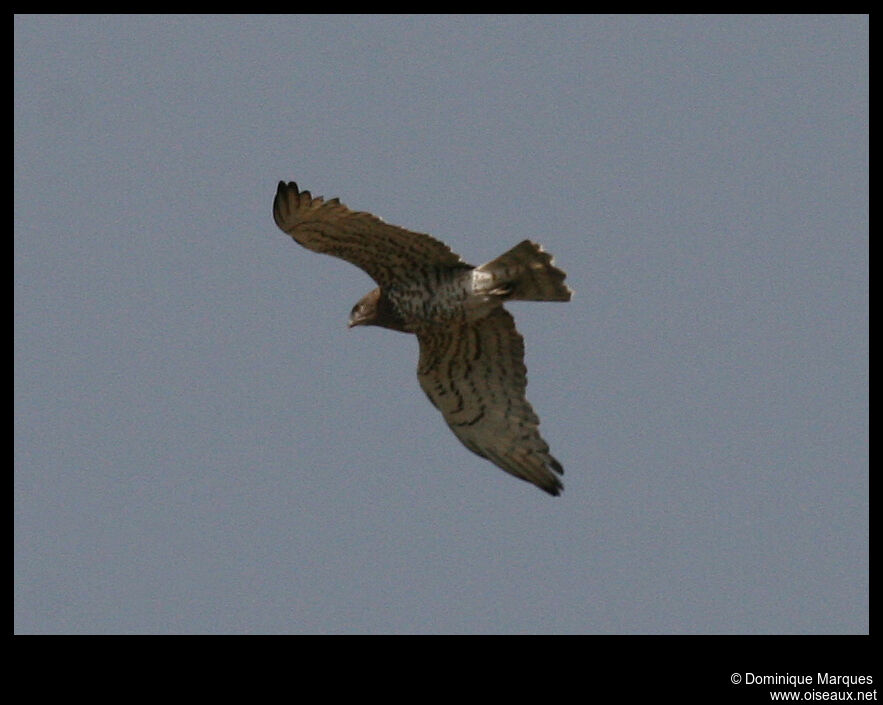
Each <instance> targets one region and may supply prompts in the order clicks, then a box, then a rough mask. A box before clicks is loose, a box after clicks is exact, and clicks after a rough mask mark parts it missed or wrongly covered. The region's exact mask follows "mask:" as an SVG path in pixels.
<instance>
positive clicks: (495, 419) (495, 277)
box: [273, 181, 571, 495]
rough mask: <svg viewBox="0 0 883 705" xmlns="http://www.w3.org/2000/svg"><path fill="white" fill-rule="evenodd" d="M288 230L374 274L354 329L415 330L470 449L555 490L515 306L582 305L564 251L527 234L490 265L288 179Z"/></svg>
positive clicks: (441, 402) (284, 222) (440, 402)
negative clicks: (559, 261) (558, 260)
mask: <svg viewBox="0 0 883 705" xmlns="http://www.w3.org/2000/svg"><path fill="white" fill-rule="evenodd" d="M273 219H274V220H275V221H276V225H278V226H279V228H280V229H281V230H282V231H283V232H284V233H287V234H288V235H290V236H291V237H292V238H294V240H295V241H296V242H298V243H299V244H301V245H303V246H304V247H306V248H307V249H310V250H313V251H314V252H322V253H325V254H329V255H333V256H335V257H340V258H341V259H344V260H346V261H347V262H350V263H352V264H354V265H356V266H357V267H359V268H361V269H363V270H364V271H365V272H367V273H368V275H369V276H370V277H371V278H372V279H373V280H374V281H375V282H376V283H377V284H378V287H377V288H376V289H374V290H373V291H371V292H370V293H369V294H367V295H366V296H365V297H364V298H362V299H361V300H360V301H359V302H358V303H357V304H356V305H355V306H354V307H353V309H352V312H351V314H350V319H349V325H350V327H353V326H382V327H384V328H389V329H391V330H396V331H401V332H404V333H413V334H415V335H416V336H417V340H418V342H419V344H420V360H419V363H418V365H417V378H418V380H419V381H420V386H421V387H422V388H423V391H424V392H426V395H427V396H428V397H429V400H430V401H431V402H432V404H433V405H434V406H435V407H436V408H437V409H438V410H439V411H441V413H442V415H443V416H444V419H445V421H446V422H447V424H448V426H450V428H451V430H452V431H453V432H454V434H455V435H456V436H457V438H459V439H460V441H461V442H462V443H463V445H465V446H466V447H467V448H468V449H469V450H471V451H473V452H474V453H476V454H478V455H480V456H481V457H483V458H486V459H487V460H490V461H491V462H492V463H494V464H495V465H497V466H499V467H500V468H502V469H503V470H505V471H506V472H508V473H510V474H512V475H514V476H515V477H517V478H520V479H522V480H525V481H527V482H532V483H533V484H534V485H536V486H537V487H539V488H540V489H542V490H545V491H546V492H548V493H549V494H551V495H557V494H559V493H560V492H561V490H562V489H563V485H562V484H561V480H560V479H559V477H558V476H559V475H561V474H563V473H564V469H563V468H562V467H561V463H559V462H558V461H557V460H555V458H553V457H552V455H551V454H550V453H549V446H548V444H547V443H546V442H545V441H544V440H543V439H542V437H541V436H540V433H539V430H538V426H539V423H540V420H539V418H538V417H537V415H536V413H534V410H533V408H532V407H531V405H530V404H529V403H528V401H527V399H526V398H525V388H526V387H527V370H526V368H525V366H524V341H523V339H522V337H521V335H520V334H519V333H518V331H517V330H516V329H515V321H514V320H513V319H512V316H511V314H510V313H509V312H508V311H506V309H504V308H503V302H504V301H509V300H520V301H570V296H571V290H570V289H569V288H568V287H567V286H566V285H565V284H564V278H565V274H564V272H562V271H561V270H560V269H558V268H557V267H555V266H554V265H553V264H552V256H551V255H550V254H549V253H547V252H545V251H544V250H543V249H542V248H541V247H540V246H539V245H536V244H534V243H533V242H531V241H530V240H524V241H523V242H521V243H519V244H518V245H516V246H515V247H513V248H512V249H511V250H509V251H508V252H505V253H503V254H502V255H500V256H499V257H497V258H496V259H494V260H491V261H490V262H488V263H487V264H483V265H481V266H479V267H474V266H472V265H470V264H467V263H466V262H464V261H463V260H462V259H461V258H460V256H459V255H456V254H454V253H453V252H452V251H451V249H450V248H449V247H448V246H447V245H445V244H443V243H442V242H439V241H438V240H436V239H435V238H433V237H431V236H429V235H425V234H423V233H416V232H411V231H409V230H405V229H404V228H400V227H397V226H395V225H389V224H388V223H385V222H384V221H383V220H381V219H380V218H378V217H376V216H374V215H371V214H370V213H364V212H357V211H352V210H350V209H349V208H347V207H346V206H345V205H343V204H342V203H341V202H340V200H339V199H337V198H333V199H330V200H325V199H324V198H322V197H314V196H312V195H310V192H309V191H302V190H300V189H299V188H298V186H297V184H296V183H294V182H289V183H285V182H284V181H280V182H279V187H278V189H277V190H276V198H275V200H274V201H273Z"/></svg>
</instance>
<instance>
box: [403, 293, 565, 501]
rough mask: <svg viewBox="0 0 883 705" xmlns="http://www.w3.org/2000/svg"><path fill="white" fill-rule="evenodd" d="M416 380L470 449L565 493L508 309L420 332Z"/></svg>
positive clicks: (542, 486) (548, 489)
mask: <svg viewBox="0 0 883 705" xmlns="http://www.w3.org/2000/svg"><path fill="white" fill-rule="evenodd" d="M417 338H418V339H419V341H420V364H419V367H418V369H417V377H418V379H419V380H420V386H421V387H423V391H424V392H426V395H427V396H428V397H429V399H430V401H431V402H432V403H433V404H434V405H435V406H436V408H438V410H439V411H441V412H442V414H443V415H444V417H445V421H447V423H448V426H450V427H451V430H452V431H453V432H454V434H455V435H456V436H457V438H459V439H460V441H461V442H462V443H463V445H465V446H466V447H467V448H469V450H471V451H473V452H474V453H477V454H478V455H480V456H482V457H483V458H487V459H488V460H490V461H491V462H492V463H494V464H495V465H498V466H499V467H501V468H502V469H503V470H505V471H506V472H508V473H511V474H512V475H515V477H518V478H521V479H522V480H526V481H527V482H532V483H533V484H535V485H536V486H537V487H539V488H540V489H543V490H545V491H546V492H548V493H549V494H552V495H557V494H558V493H559V492H561V490H562V489H563V485H562V484H561V480H559V479H558V475H561V474H563V473H564V469H563V468H562V467H561V464H560V463H559V462H558V461H557V460H555V458H553V457H552V456H551V455H550V454H549V446H548V444H547V443H546V442H545V441H544V440H543V439H542V437H541V436H540V433H539V429H538V428H537V427H538V426H539V423H540V420H539V418H538V417H537V415H536V413H534V410H533V408H532V407H531V405H530V404H529V403H528V401H527V399H526V398H525V389H526V387H527V369H526V368H525V366H524V340H523V339H522V337H521V334H520V333H519V332H518V331H517V330H516V329H515V321H514V320H513V319H512V316H511V314H509V312H508V311H506V310H504V309H503V308H502V307H501V308H498V309H495V310H494V312H493V313H491V314H490V315H489V316H487V317H485V318H482V319H479V320H477V321H473V322H469V323H462V324H458V325H455V326H448V327H438V328H431V329H428V330H423V331H420V332H418V333H417Z"/></svg>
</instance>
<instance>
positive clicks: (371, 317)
mask: <svg viewBox="0 0 883 705" xmlns="http://www.w3.org/2000/svg"><path fill="white" fill-rule="evenodd" d="M354 326H381V327H382V328H389V329H390V330H397V331H401V332H402V333H408V332H410V331H409V330H408V328H407V327H406V326H405V322H404V321H403V320H402V317H401V316H400V315H399V314H398V312H397V311H396V309H395V307H394V306H393V305H392V304H391V303H390V302H389V299H387V298H386V297H385V296H384V295H383V292H382V291H380V289H379V288H378V289H375V290H374V291H372V292H371V293H369V294H365V296H363V297H362V298H361V299H360V300H359V303H357V304H356V305H355V306H353V310H352V311H350V320H349V327H350V328H352V327H354Z"/></svg>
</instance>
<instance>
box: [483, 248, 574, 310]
mask: <svg viewBox="0 0 883 705" xmlns="http://www.w3.org/2000/svg"><path fill="white" fill-rule="evenodd" d="M475 271H476V273H478V274H479V276H478V277H476V279H475V286H476V293H484V294H489V295H493V296H501V297H504V298H506V299H515V300H520V301H570V297H571V294H572V293H573V292H572V291H571V290H570V289H569V288H568V287H567V285H566V284H565V283H564V278H565V277H566V276H567V275H566V274H565V273H564V272H562V271H561V270H560V269H558V268H557V267H555V266H554V265H553V264H552V255H550V254H549V253H548V252H546V251H545V250H544V249H543V248H542V247H540V246H539V245H537V244H536V243H533V242H531V241H530V240H524V241H523V242H520V243H518V244H517V245H516V246H515V247H513V248H512V249H511V250H509V251H508V252H504V253H503V254H502V255H500V256H499V257H497V258H496V259H494V260H491V261H490V262H488V263H487V264H483V265H481V266H480V267H476V269H475Z"/></svg>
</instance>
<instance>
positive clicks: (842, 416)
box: [14, 15, 869, 634]
mask: <svg viewBox="0 0 883 705" xmlns="http://www.w3.org/2000/svg"><path fill="white" fill-rule="evenodd" d="M14 28H15V36H14V60H15V71H14V73H15V93H14V99H15V100H14V102H15V107H14V120H15V125H14V145H15V186H14V230H15V232H14V277H15V292H14V294H15V304H14V313H15V321H14V324H15V370H14V380H15V398H14V402H15V428H14V431H15V446H14V453H15V609H14V629H15V631H16V633H20V634H32V633H77V634H80V633H99V634H120V633H139V634H141V633H149V634H165V633H197V634H204V633H211V634H243V633H248V634H256V633H290V634H377V633H393V634H403V633H408V634H425V633H455V634H460V633H503V634H518V633H586V634H806V633H813V634H861V633H867V631H868V629H869V623H868V205H869V203H868V18H867V17H866V16H845V17H842V16H829V15H826V16H797V17H778V16H763V17H740V16H730V15H728V16H713V17H681V16H678V17H658V16H655V17H641V16H623V17H617V16H613V17H595V16H578V17H559V16H541V17H524V16H504V17H493V16H465V17H458V16H449V17H433V16H417V17H398V16H382V17H349V16H333V17H322V16H300V17H296V16H255V17H249V16H229V17H199V16H184V17H163V16H160V17H155V16H154V17H137V16H124V17H102V16H86V17H77V16H65V17H51V16H17V17H16V18H15V22H14ZM280 179H284V180H294V181H297V182H298V184H300V185H301V186H302V187H304V188H308V189H310V190H311V191H312V192H313V193H314V194H315V195H325V196H327V197H334V196H339V197H340V198H341V200H342V201H343V202H344V203H346V204H347V205H349V206H350V207H352V208H355V209H359V210H368V211H371V212H373V213H375V214H376V215H379V216H381V217H382V218H384V219H385V220H387V221H388V222H391V223H395V224H398V225H403V226H405V227H408V228H410V229H413V230H418V231H422V232H428V233H431V234H433V235H434V236H436V237H438V238H440V239H442V240H444V241H445V242H446V243H448V244H449V245H450V246H451V247H452V248H453V249H454V250H455V251H456V252H457V253H459V254H460V255H462V256H463V257H464V259H466V260H467V261H469V262H472V263H473V264H480V263H482V262H484V261H487V260H489V259H492V258H493V257H495V256H496V255H498V254H500V253H502V252H503V251H505V250H506V249H508V248H510V247H511V246H513V245H514V244H516V243H517V242H519V241H520V240H522V239H525V238H530V239H533V240H535V241H537V242H540V243H541V244H542V245H543V246H544V247H545V248H546V249H547V250H549V251H550V252H552V253H553V255H554V256H555V260H556V264H558V265H559V266H560V267H561V268H562V269H564V270H565V271H566V272H567V274H568V280H567V282H568V284H569V285H570V286H571V287H572V288H573V289H574V291H575V295H574V298H573V301H572V302H570V303H566V304H562V303H523V302H520V303H515V304H510V305H509V308H510V310H511V311H512V312H513V313H514V315H515V318H516V321H517V324H518V327H519V330H520V331H521V332H522V333H523V335H524V337H525V343H526V348H527V360H526V362H527V366H528V373H529V386H528V397H529V399H530V401H531V402H532V404H533V406H534V408H535V409H536V411H537V412H538V414H539V415H540V418H541V419H542V426H541V431H542V433H543V435H544V437H545V438H546V439H547V440H548V442H549V443H550V445H551V447H552V452H553V453H554V455H555V456H556V457H557V458H558V459H559V460H560V461H561V462H562V464H563V465H564V467H565V475H564V484H565V491H564V494H563V495H562V496H561V497H558V498H552V497H550V496H548V495H546V494H544V493H543V492H541V491H539V490H538V489H537V488H535V487H533V486H531V485H529V484H527V483H524V482H519V481H518V480H517V479H515V478H512V477H511V476H509V475H507V474H505V473H504V472H502V471H501V470H499V469H497V468H495V467H494V466H493V465H491V464H490V463H488V462H487V461H485V460H482V459H481V458H479V457H477V456H475V455H473V454H472V453H470V452H469V451H467V450H466V449H465V448H464V447H463V446H461V445H460V444H459V442H458V441H457V440H456V438H455V437H454V436H453V434H452V433H451V432H450V431H449V430H448V428H447V426H446V425H445V424H444V422H443V420H442V418H441V416H440V415H439V414H438V412H437V411H436V410H435V409H434V408H433V407H432V406H431V405H430V403H429V402H428V400H427V399H426V397H425V396H424V394H423V392H422V391H421V390H420V388H419V385H418V383H417V379H416V375H415V370H416V364H417V344H416V340H415V339H414V338H413V337H410V336H405V335H401V334H398V333H394V332H391V331H386V330H382V329H378V328H373V329H372V328H357V329H354V330H348V329H347V327H346V320H347V316H348V314H349V310H350V308H351V306H352V305H353V304H354V303H355V302H356V301H357V300H358V299H359V298H360V297H361V296H362V295H363V294H365V293H366V292H367V291H369V290H370V289H371V288H373V283H372V282H371V280H370V279H369V278H368V277H367V275H365V274H364V273H363V272H361V271H360V270H358V269H356V268H355V267H353V266H351V265H349V264H347V263H345V262H343V261H340V260H336V259H334V258H331V257H326V256H322V255H317V254H315V253H313V252H310V251H308V250H306V249H304V248H302V247H300V246H299V245H297V244H296V243H294V242H293V241H291V240H290V239H289V238H287V237H286V236H284V235H283V234H282V233H281V232H280V231H279V230H277V228H276V226H275V225H274V223H273V219H272V215H271V205H272V200H273V195H274V192H275V188H276V183H277V181H279V180H280Z"/></svg>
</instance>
